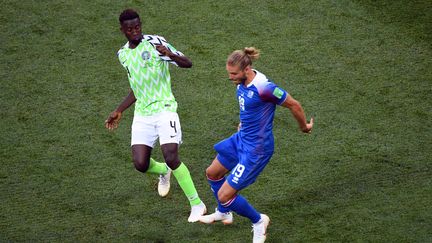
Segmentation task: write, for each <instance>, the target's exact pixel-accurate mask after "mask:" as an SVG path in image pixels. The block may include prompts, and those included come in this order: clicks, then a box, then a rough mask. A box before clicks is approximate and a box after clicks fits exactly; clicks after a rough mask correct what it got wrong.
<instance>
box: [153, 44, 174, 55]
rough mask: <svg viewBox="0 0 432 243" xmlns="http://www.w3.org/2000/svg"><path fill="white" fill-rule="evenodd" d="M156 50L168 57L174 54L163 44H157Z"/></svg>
mask: <svg viewBox="0 0 432 243" xmlns="http://www.w3.org/2000/svg"><path fill="white" fill-rule="evenodd" d="M156 50H157V51H158V52H159V53H160V54H162V55H164V56H167V57H170V55H172V54H173V53H172V52H171V51H170V50H169V49H168V48H167V47H166V46H163V45H156Z"/></svg>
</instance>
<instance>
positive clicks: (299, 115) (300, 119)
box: [282, 95, 314, 133]
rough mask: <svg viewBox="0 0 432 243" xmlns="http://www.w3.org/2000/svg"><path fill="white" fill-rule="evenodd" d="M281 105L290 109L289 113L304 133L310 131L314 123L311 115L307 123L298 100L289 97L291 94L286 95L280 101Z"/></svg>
mask: <svg viewBox="0 0 432 243" xmlns="http://www.w3.org/2000/svg"><path fill="white" fill-rule="evenodd" d="M282 106H283V107H286V108H288V109H290V111H291V114H292V115H293V116H294V118H295V119H296V120H297V123H298V124H299V126H300V129H301V130H302V132H304V133H310V132H312V127H313V123H314V120H313V117H312V118H311V119H310V122H309V123H308V122H307V120H306V116H305V114H304V111H303V107H302V106H301V104H300V102H298V101H297V100H295V99H294V98H293V97H291V95H288V96H287V98H286V99H285V101H284V102H283V103H282Z"/></svg>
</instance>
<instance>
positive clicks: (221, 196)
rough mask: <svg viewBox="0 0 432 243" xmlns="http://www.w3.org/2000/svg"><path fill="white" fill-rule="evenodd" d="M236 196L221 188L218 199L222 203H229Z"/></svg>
mask: <svg viewBox="0 0 432 243" xmlns="http://www.w3.org/2000/svg"><path fill="white" fill-rule="evenodd" d="M234 197H235V194H234V195H232V194H231V193H225V192H224V191H223V190H219V192H218V199H219V201H220V202H221V203H222V204H224V203H227V202H228V201H229V200H231V199H232V198H234Z"/></svg>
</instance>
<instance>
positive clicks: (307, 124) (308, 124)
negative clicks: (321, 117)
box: [302, 117, 314, 133]
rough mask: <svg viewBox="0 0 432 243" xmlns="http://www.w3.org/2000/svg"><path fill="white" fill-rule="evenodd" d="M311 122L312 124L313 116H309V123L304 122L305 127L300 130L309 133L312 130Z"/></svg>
mask: <svg viewBox="0 0 432 243" xmlns="http://www.w3.org/2000/svg"><path fill="white" fill-rule="evenodd" d="M313 124H314V119H313V117H311V119H310V121H309V123H306V127H304V128H303V129H302V132H304V133H311V132H312V127H313Z"/></svg>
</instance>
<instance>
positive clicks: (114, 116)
mask: <svg viewBox="0 0 432 243" xmlns="http://www.w3.org/2000/svg"><path fill="white" fill-rule="evenodd" d="M121 116H122V113H121V112H119V111H113V112H111V114H109V116H108V118H107V119H106V120H105V127H106V128H107V129H108V130H114V129H116V128H117V127H118V124H119V123H120V119H121Z"/></svg>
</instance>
